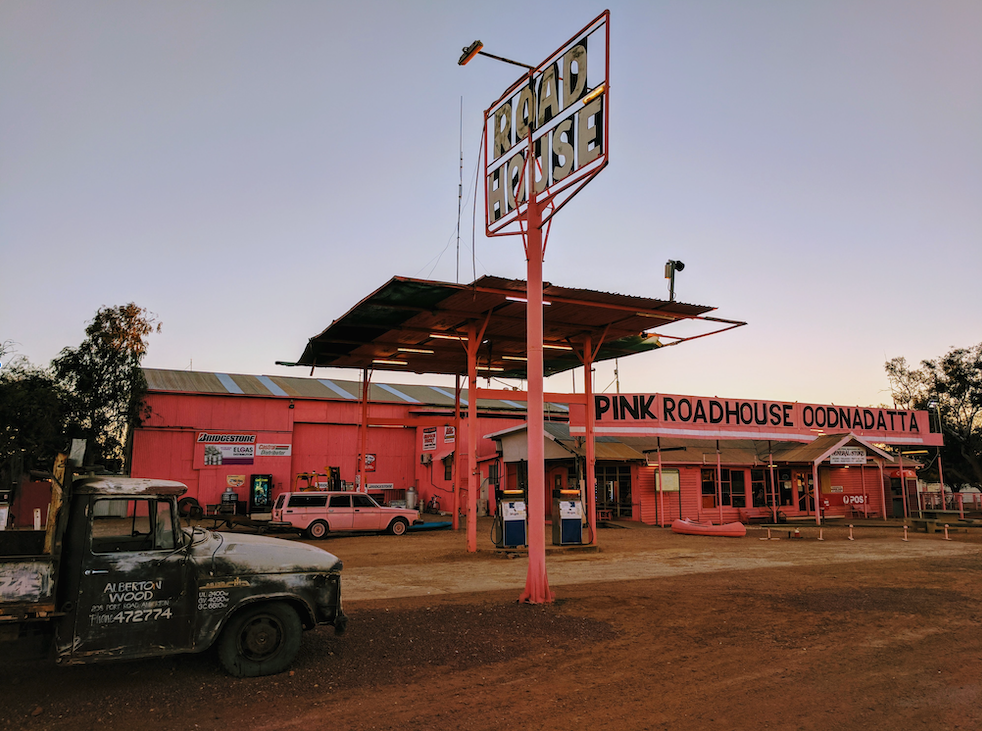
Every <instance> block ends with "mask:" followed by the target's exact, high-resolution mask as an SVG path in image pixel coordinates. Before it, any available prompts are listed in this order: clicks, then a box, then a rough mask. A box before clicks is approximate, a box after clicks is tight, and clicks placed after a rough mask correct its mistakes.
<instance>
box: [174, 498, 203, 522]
mask: <svg viewBox="0 0 982 731" xmlns="http://www.w3.org/2000/svg"><path fill="white" fill-rule="evenodd" d="M177 512H178V514H179V515H180V516H181V517H182V518H200V517H201V516H202V515H204V512H205V511H204V510H202V509H201V505H200V504H199V503H198V501H197V500H195V499H194V498H193V497H182V498H181V499H180V500H178V501H177Z"/></svg>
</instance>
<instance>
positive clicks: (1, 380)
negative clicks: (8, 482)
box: [0, 358, 70, 469]
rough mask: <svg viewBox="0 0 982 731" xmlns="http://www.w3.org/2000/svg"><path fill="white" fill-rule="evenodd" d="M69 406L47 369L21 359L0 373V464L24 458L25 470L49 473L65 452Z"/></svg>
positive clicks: (67, 398) (62, 391)
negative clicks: (46, 471) (11, 459)
mask: <svg viewBox="0 0 982 731" xmlns="http://www.w3.org/2000/svg"><path fill="white" fill-rule="evenodd" d="M69 402H70V395H69V394H68V393H67V392H66V391H65V389H64V388H62V386H61V385H60V384H59V383H58V381H57V379H56V378H55V376H54V374H53V373H52V372H51V370H50V369H46V368H37V367H35V366H32V365H31V364H30V363H29V362H27V360H26V359H23V358H17V359H16V360H14V361H13V362H12V363H8V364H7V365H5V366H4V367H3V368H2V369H0V464H4V463H6V462H7V460H9V459H10V458H11V457H17V456H23V457H24V458H25V465H24V466H25V468H26V469H30V468H31V467H37V468H43V469H49V468H50V467H51V465H52V464H53V463H54V458H55V455H56V454H58V452H59V451H63V450H64V449H65V448H66V438H65V425H66V422H67V419H68V412H69V408H70V407H69Z"/></svg>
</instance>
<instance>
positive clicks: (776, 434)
mask: <svg viewBox="0 0 982 731" xmlns="http://www.w3.org/2000/svg"><path fill="white" fill-rule="evenodd" d="M593 409H594V418H595V420H596V421H595V423H596V427H595V430H594V431H595V433H596V434H597V435H600V436H628V437H644V436H662V437H683V438H684V437H689V438H693V439H776V440H782V439H783V440H789V441H812V440H813V439H815V438H816V437H818V436H820V435H822V434H845V433H850V432H851V433H853V434H855V435H856V436H861V437H869V438H871V439H878V440H882V441H884V442H886V443H889V444H929V445H941V444H942V443H943V442H942V437H941V435H940V434H934V433H932V432H931V429H930V422H929V419H928V412H927V411H907V410H905V409H885V408H869V407H861V406H833V405H829V404H803V403H799V402H794V403H788V402H783V401H751V400H747V399H721V398H715V397H712V398H710V397H706V396H678V395H674V394H609V395H608V394H598V395H596V396H594V403H593ZM569 416H570V428H569V431H570V434H572V435H574V436H579V435H582V434H584V433H585V432H586V427H585V424H586V407H585V405H583V404H570V409H569Z"/></svg>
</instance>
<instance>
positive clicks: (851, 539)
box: [849, 523, 856, 541]
mask: <svg viewBox="0 0 982 731" xmlns="http://www.w3.org/2000/svg"><path fill="white" fill-rule="evenodd" d="M849 540H850V541H854V540H856V539H855V538H853V537H852V523H850V524H849Z"/></svg>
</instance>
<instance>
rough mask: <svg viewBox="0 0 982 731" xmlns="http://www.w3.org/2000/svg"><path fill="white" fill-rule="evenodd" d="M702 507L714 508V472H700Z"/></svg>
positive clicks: (707, 470)
mask: <svg viewBox="0 0 982 731" xmlns="http://www.w3.org/2000/svg"><path fill="white" fill-rule="evenodd" d="M702 507H704V508H715V507H716V470H709V469H704V470H703V471H702Z"/></svg>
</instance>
